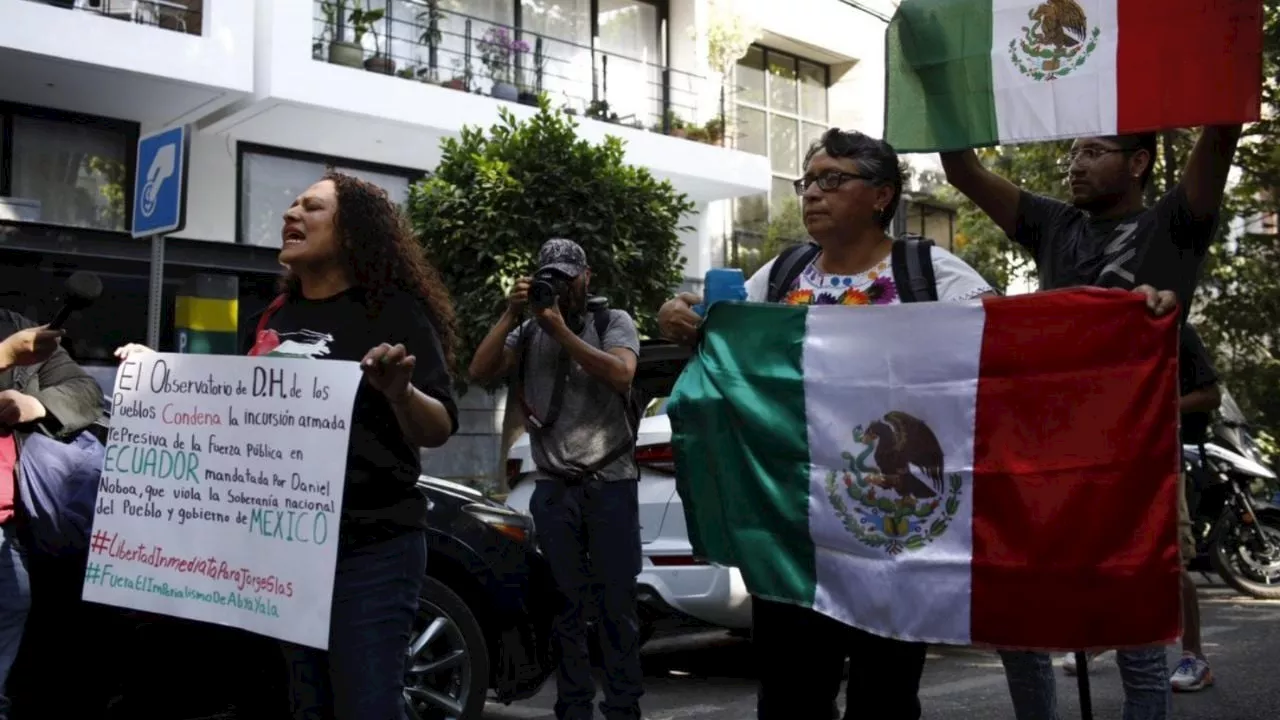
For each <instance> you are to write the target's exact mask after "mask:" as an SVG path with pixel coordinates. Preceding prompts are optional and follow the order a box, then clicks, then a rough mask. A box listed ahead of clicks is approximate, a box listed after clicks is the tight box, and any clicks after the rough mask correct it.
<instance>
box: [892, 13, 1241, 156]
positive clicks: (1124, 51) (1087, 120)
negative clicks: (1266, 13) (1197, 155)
mask: <svg viewBox="0 0 1280 720" xmlns="http://www.w3.org/2000/svg"><path fill="white" fill-rule="evenodd" d="M886 50H887V58H886V65H887V67H886V74H887V79H886V85H885V87H886V98H885V131H884V133H885V140H887V141H888V142H889V143H890V144H892V145H893V146H894V147H895V148H896V149H897V150H898V151H899V152H934V151H941V150H955V149H961V148H970V147H981V146H986V145H996V144H1011V143H1019V142H1028V141H1038V140H1051V139H1057V138H1068V137H1079V136H1086V135H1122V134H1127V133H1136V132H1146V131H1151V130H1161V129H1166V128H1172V127H1190V126H1196V125H1214V124H1228V123H1239V122H1248V121H1253V120H1257V119H1258V116H1259V112H1260V108H1261V92H1262V0H1214V2H1204V1H1203V0H1043V2H1040V1H1037V0H903V2H902V4H901V5H899V6H898V10H897V12H896V13H895V14H894V17H893V20H892V22H890V23H889V28H888V31H887V36H886Z"/></svg>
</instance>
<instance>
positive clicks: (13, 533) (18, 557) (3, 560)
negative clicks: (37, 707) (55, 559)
mask: <svg viewBox="0 0 1280 720" xmlns="http://www.w3.org/2000/svg"><path fill="white" fill-rule="evenodd" d="M3 530H4V537H3V539H0V720H8V718H9V698H8V697H6V696H5V693H4V684H5V681H6V680H8V678H9V670H11V669H12V668H13V661H14V660H16V659H17V657H18V646H19V645H21V644H22V630H23V628H24V627H26V624H27V613H28V612H30V611H31V583H30V580H29V579H28V577H27V553H26V551H25V550H23V548H22V545H21V544H19V542H18V537H17V536H18V532H17V529H16V528H15V527H14V523H13V521H12V520H11V521H10V522H8V523H7V524H5V525H4V526H3Z"/></svg>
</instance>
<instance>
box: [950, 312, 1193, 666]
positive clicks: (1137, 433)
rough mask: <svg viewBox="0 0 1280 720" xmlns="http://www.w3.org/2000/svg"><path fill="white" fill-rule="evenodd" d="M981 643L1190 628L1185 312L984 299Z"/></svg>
mask: <svg viewBox="0 0 1280 720" xmlns="http://www.w3.org/2000/svg"><path fill="white" fill-rule="evenodd" d="M985 308H986V313H987V314H986V329H985V331H984V333H983V338H982V359H981V371H980V373H979V379H978V402H977V418H976V420H975V430H974V434H975V440H974V465H973V478H974V479H973V488H974V491H973V591H972V629H971V631H972V640H973V642H974V643H975V644H981V645H989V646H995V647H1008V648H1032V649H1044V650H1050V649H1061V650H1074V649H1091V648H1116V647H1133V646H1137V645H1146V644H1152V643H1157V642H1168V641H1171V640H1172V639H1173V638H1175V637H1177V636H1178V634H1179V632H1180V630H1181V613H1180V612H1179V607H1180V605H1179V592H1180V584H1179V573H1180V571H1181V566H1180V563H1179V559H1178V543H1177V527H1176V518H1177V495H1176V494H1175V493H1176V492H1177V487H1178V472H1179V468H1180V460H1179V450H1180V448H1179V445H1178V433H1177V426H1178V403H1177V396H1178V377H1177V354H1178V337H1177V335H1178V334H1177V330H1176V322H1177V314H1176V313H1174V314H1171V315H1169V316H1167V317H1166V318H1162V319H1160V320H1152V319H1151V318H1150V316H1149V315H1148V313H1147V311H1146V308H1145V306H1144V304H1143V301H1142V299H1141V298H1139V297H1136V296H1133V295H1129V294H1126V293H1124V292H1123V291H1116V290H1096V289H1094V290H1065V291H1059V292H1047V293H1037V294H1034V295H1026V296H1021V297H1013V298H1001V299H993V300H988V301H985Z"/></svg>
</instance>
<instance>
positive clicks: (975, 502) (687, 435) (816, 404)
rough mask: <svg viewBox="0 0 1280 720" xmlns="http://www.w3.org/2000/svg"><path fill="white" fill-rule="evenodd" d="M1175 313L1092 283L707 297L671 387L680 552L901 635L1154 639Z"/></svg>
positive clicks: (1032, 640) (1043, 644)
mask: <svg viewBox="0 0 1280 720" xmlns="http://www.w3.org/2000/svg"><path fill="white" fill-rule="evenodd" d="M1176 317H1177V316H1176V313H1175V314H1174V315H1172V316H1170V317H1168V318H1167V319H1160V320H1153V319H1152V318H1151V317H1150V316H1149V315H1148V313H1147V311H1146V308H1145V306H1144V304H1143V302H1142V300H1141V299H1139V298H1137V297H1136V296H1134V295H1133V294H1131V293H1125V292H1122V291H1114V290H1113V291H1105V290H1096V289H1095V290H1071V291H1059V292H1048V293H1037V294H1033V295H1027V296H1020V297H1012V298H999V299H991V300H986V301H984V302H981V303H979V302H973V303H920V304H910V305H899V306H888V307H883V308H849V307H841V306H813V307H792V306H783V305H761V304H736V303H735V304H726V303H717V304H716V305H715V306H713V308H712V309H711V311H710V313H709V315H708V318H707V320H706V325H705V335H704V338H703V340H702V343H701V345H700V347H699V350H698V352H697V353H696V354H695V356H694V358H693V359H692V360H691V361H690V363H689V365H688V367H687V368H686V369H685V371H684V373H683V374H682V375H681V377H680V379H679V381H678V382H677V384H676V388H675V391H674V393H673V397H672V400H671V402H670V405H669V413H670V415H671V423H672V428H673V430H674V439H673V442H674V445H675V453H676V463H677V469H678V476H679V480H678V488H679V492H680V496H681V498H682V499H683V501H684V507H685V513H686V519H687V522H688V527H689V532H690V537H691V539H692V541H693V544H694V552H695V554H697V555H699V556H701V557H704V558H706V559H708V560H710V561H713V562H716V563H720V564H724V565H730V566H735V567H738V568H740V569H741V571H742V574H743V577H744V579H745V581H746V584H747V587H748V589H749V590H750V591H751V592H752V593H753V594H756V595H760V596H764V597H768V598H772V599H775V600H780V601H785V602H791V603H795V604H798V605H803V606H807V607H812V608H814V609H815V610H818V611H819V612H822V613H824V614H826V615H829V616H831V617H833V618H835V619H837V620H840V621H842V622H844V623H847V624H849V625H853V626H856V627H860V628H864V629H866V630H870V631H872V632H875V633H878V634H881V635H887V636H891V637H896V638H902V639H913V640H924V641H928V642H934V643H949V644H961V645H969V644H974V645H988V646H994V647H1018V648H1037V649H1045V650H1051V649H1063V650H1069V649H1085V648H1113V647H1126V646H1135V645H1144V644H1148V643H1157V642H1167V641H1171V640H1172V639H1173V638H1175V637H1176V636H1177V635H1178V634H1179V632H1180V622H1181V616H1180V612H1179V572H1180V564H1179V561H1178V547H1177V537H1176V515H1177V494H1176V493H1177V491H1178V490H1177V488H1178V481H1177V477H1178V470H1179V446H1178V435H1177V426H1178V398H1177V394H1178V388H1177V349H1178V334H1177V328H1176V322H1177V320H1176Z"/></svg>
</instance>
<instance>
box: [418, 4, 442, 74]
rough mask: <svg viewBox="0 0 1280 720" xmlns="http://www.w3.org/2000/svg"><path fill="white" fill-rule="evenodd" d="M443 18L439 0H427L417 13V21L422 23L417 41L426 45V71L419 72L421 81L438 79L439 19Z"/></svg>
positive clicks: (440, 36)
mask: <svg viewBox="0 0 1280 720" xmlns="http://www.w3.org/2000/svg"><path fill="white" fill-rule="evenodd" d="M443 19H444V13H442V12H440V0H427V7H426V9H425V10H422V11H421V12H419V13H418V22H420V23H422V25H423V30H422V34H421V35H419V36H418V42H421V43H425V44H426V46H427V67H426V73H425V74H424V73H419V75H421V76H422V81H423V82H430V83H434V82H436V81H437V80H438V79H439V67H440V42H441V41H442V40H443V35H442V34H441V32H440V21H441V20H443Z"/></svg>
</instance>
